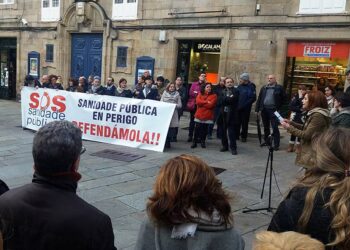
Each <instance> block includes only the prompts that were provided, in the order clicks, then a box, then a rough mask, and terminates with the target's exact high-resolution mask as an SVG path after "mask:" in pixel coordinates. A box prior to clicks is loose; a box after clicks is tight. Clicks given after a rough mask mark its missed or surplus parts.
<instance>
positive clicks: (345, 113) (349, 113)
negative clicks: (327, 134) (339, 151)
mask: <svg viewBox="0 0 350 250" xmlns="http://www.w3.org/2000/svg"><path fill="white" fill-rule="evenodd" d="M332 125H333V126H335V127H344V128H350V107H346V108H343V109H342V110H341V111H340V112H338V113H336V114H334V115H333V116H332Z"/></svg>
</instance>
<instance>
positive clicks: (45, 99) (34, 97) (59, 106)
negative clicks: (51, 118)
mask: <svg viewBox="0 0 350 250" xmlns="http://www.w3.org/2000/svg"><path fill="white" fill-rule="evenodd" d="M39 99H40V100H39ZM65 101H66V98H65V97H64V96H61V95H55V96H54V97H53V98H52V105H51V97H50V95H49V93H48V92H46V91H45V92H44V93H43V95H42V96H41V98H40V94H39V93H37V92H33V93H31V94H30V96H29V107H30V108H32V109H37V108H40V109H41V110H46V109H47V108H49V107H50V109H51V111H53V112H60V113H63V112H64V111H66V104H65Z"/></svg>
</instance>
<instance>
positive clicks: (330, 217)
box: [268, 128, 350, 250]
mask: <svg viewBox="0 0 350 250" xmlns="http://www.w3.org/2000/svg"><path fill="white" fill-rule="evenodd" d="M349 142H350V130H349V129H346V128H331V129H329V130H327V131H326V132H324V133H323V134H321V135H320V136H319V137H318V138H317V139H315V140H314V141H313V144H312V146H313V149H314V150H315V152H316V156H315V160H316V166H315V167H314V168H311V169H309V170H308V171H306V173H305V175H304V176H303V177H302V178H301V179H300V180H299V181H298V182H297V184H296V185H295V187H294V188H293V189H292V190H291V191H290V192H289V194H288V196H287V197H286V199H285V200H284V201H282V202H281V204H280V205H279V207H278V209H277V211H276V213H275V215H274V216H273V218H272V220H271V223H270V226H269V228H268V230H270V231H275V232H285V231H297V232H301V233H305V234H309V235H310V236H311V237H312V238H315V239H318V240H320V241H322V242H323V243H324V244H326V246H327V247H329V248H332V247H333V248H334V249H341V250H345V249H350V222H349V218H350V169H349V168H350V143H349Z"/></svg>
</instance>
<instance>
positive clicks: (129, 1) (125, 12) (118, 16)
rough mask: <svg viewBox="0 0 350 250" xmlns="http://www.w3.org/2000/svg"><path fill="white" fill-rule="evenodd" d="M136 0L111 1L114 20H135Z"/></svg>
mask: <svg viewBox="0 0 350 250" xmlns="http://www.w3.org/2000/svg"><path fill="white" fill-rule="evenodd" d="M137 4H138V3H137V0H113V10H112V18H113V19H114V20H125V19H137Z"/></svg>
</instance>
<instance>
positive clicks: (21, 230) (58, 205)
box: [0, 174, 116, 250]
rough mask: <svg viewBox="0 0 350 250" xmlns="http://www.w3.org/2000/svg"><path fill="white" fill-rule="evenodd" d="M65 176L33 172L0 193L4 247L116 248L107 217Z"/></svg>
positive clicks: (38, 249)
mask: <svg viewBox="0 0 350 250" xmlns="http://www.w3.org/2000/svg"><path fill="white" fill-rule="evenodd" d="M76 188H77V182H76V181H73V180H71V179H68V178H67V177H61V178H60V177H55V179H50V178H46V177H42V176H39V175H38V174H35V175H34V178H33V181H32V183H30V184H27V185H24V186H22V187H19V188H15V189H12V190H10V191H7V192H6V193H4V194H3V195H2V196H0V217H1V219H2V222H3V223H2V224H3V225H5V228H1V232H2V234H3V238H4V246H5V247H4V249H21V250H31V249H33V250H47V249H50V250H62V249H64V250H70V249H72V250H88V249H91V250H95V249H99V250H102V249H103V250H115V249H116V248H115V247H114V235H113V228H112V224H111V220H110V218H109V217H108V216H107V215H106V214H104V213H102V212H101V211H100V210H98V209H97V208H95V207H93V206H92V205H90V204H89V203H87V202H85V201H84V200H83V199H81V198H80V197H79V196H77V195H76Z"/></svg>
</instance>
